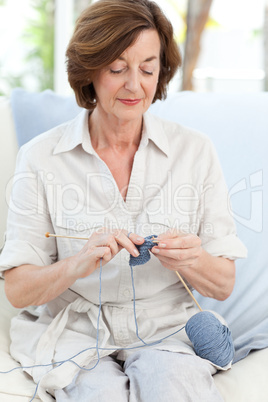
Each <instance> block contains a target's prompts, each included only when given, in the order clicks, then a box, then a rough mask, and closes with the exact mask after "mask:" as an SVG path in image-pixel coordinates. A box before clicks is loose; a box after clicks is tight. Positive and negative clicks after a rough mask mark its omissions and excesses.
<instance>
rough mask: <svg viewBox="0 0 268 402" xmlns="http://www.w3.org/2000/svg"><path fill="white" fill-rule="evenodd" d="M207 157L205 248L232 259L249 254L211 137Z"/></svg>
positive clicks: (201, 215) (202, 216)
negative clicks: (236, 224)
mask: <svg viewBox="0 0 268 402" xmlns="http://www.w3.org/2000/svg"><path fill="white" fill-rule="evenodd" d="M207 145H208V146H207V148H206V152H205V155H203V157H204V165H205V166H206V169H205V173H204V184H203V188H202V193H201V197H200V203H199V208H198V221H199V222H200V226H199V233H198V235H199V236H200V238H201V240H202V246H203V248H204V249H205V250H206V251H207V252H208V253H210V254H211V255H213V256H215V257H225V258H229V259H231V260H235V259H237V258H245V257H247V249H246V247H245V246H244V244H243V243H242V241H241V240H240V239H239V238H238V237H237V234H236V226H235V223H234V219H233V217H232V212H231V206H230V199H229V195H228V188H227V186H226V183H225V180H224V176H223V172H222V169H221V166H220V162H219V159H218V156H217V153H216V150H215V148H214V146H213V145H212V143H211V142H210V140H208V144H207Z"/></svg>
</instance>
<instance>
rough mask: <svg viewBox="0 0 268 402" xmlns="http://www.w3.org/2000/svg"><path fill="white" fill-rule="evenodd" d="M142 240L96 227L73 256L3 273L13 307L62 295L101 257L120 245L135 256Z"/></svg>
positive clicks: (104, 261) (109, 255)
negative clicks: (49, 263) (48, 263)
mask: <svg viewBox="0 0 268 402" xmlns="http://www.w3.org/2000/svg"><path fill="white" fill-rule="evenodd" d="M143 242H144V239H143V238H142V237H140V236H138V235H136V234H134V233H131V234H130V236H129V237H128V235H127V231H126V230H123V229H118V230H112V231H111V230H108V229H106V228H102V229H98V230H97V231H96V232H94V233H93V234H92V235H91V236H90V238H89V240H88V241H87V243H86V244H85V245H84V247H83V248H82V249H81V250H80V251H79V252H78V253H77V254H76V255H74V256H72V257H68V258H65V259H63V260H60V261H57V262H55V263H54V264H51V265H46V266H39V265H31V264H25V265H20V266H18V267H15V268H11V269H9V270H8V271H6V272H5V290H6V295H7V298H8V300H9V301H10V303H11V304H13V306H14V307H17V308H24V307H26V306H30V305H32V306H39V305H41V304H44V303H47V302H49V301H51V300H53V299H55V298H56V297H57V296H59V295H60V294H62V293H63V292H64V291H65V290H66V289H68V288H69V287H70V286H72V284H73V283H74V282H75V281H76V280H77V279H79V278H85V277H86V276H88V275H90V274H92V272H94V271H95V270H96V269H97V268H98V267H99V266H100V259H101V258H102V264H103V265H105V264H107V262H109V261H110V260H111V259H112V258H113V257H114V256H115V255H116V254H117V253H118V252H119V251H120V250H121V249H122V248H125V249H126V250H127V251H128V252H129V253H130V254H131V255H133V256H137V255H138V254H139V253H138V250H137V248H136V247H135V244H137V245H140V244H142V243H143Z"/></svg>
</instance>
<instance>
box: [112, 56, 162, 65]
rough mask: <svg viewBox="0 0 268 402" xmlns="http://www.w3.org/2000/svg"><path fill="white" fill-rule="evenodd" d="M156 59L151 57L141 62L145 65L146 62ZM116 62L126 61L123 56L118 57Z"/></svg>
mask: <svg viewBox="0 0 268 402" xmlns="http://www.w3.org/2000/svg"><path fill="white" fill-rule="evenodd" d="M156 59H157V57H156V56H151V57H148V58H147V59H145V60H143V62H142V63H147V62H149V61H152V60H156ZM118 60H123V61H126V59H125V58H124V57H123V56H119V57H118Z"/></svg>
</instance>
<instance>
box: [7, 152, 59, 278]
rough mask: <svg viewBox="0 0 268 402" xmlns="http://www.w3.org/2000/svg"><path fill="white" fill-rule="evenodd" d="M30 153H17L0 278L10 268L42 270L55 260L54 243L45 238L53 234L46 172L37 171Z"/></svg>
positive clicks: (52, 240)
mask: <svg viewBox="0 0 268 402" xmlns="http://www.w3.org/2000/svg"><path fill="white" fill-rule="evenodd" d="M33 153H34V151H33V150H31V148H30V149H29V147H27V144H26V149H25V147H22V148H21V149H20V151H19V153H18V157H17V163H16V170H15V174H14V177H13V185H12V191H11V196H10V199H9V205H8V207H9V211H8V219H7V231H6V234H5V243H4V246H3V248H2V251H1V254H0V276H2V277H3V273H4V271H6V270H8V269H10V268H14V267H17V266H20V265H23V264H34V265H40V266H44V265H48V264H51V263H53V262H55V261H56V258H57V248H56V242H55V240H54V239H52V238H49V239H47V238H46V237H45V233H46V232H53V227H52V223H51V219H50V214H49V211H48V206H47V201H46V192H45V188H44V180H43V177H44V175H45V172H44V170H42V169H38V167H37V164H36V160H37V158H36V157H35V156H34V155H33ZM30 161H31V162H30Z"/></svg>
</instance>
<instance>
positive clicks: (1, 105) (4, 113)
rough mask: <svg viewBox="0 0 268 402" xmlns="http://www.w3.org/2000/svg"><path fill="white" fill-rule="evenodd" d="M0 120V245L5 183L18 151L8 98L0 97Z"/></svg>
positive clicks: (4, 221) (5, 202)
mask: <svg viewBox="0 0 268 402" xmlns="http://www.w3.org/2000/svg"><path fill="white" fill-rule="evenodd" d="M0 122H1V135H0V162H1V165H0V166H1V174H0V211H1V219H0V247H1V245H2V243H3V239H4V232H5V229H6V217H7V210H8V207H7V201H6V197H7V198H8V196H9V194H8V190H9V191H10V186H9V189H7V188H6V186H7V183H8V182H9V181H10V179H12V176H13V173H14V169H15V163H16V156H17V152H18V145H17V138H16V133H15V126H14V123H13V117H12V112H11V107H10V101H9V99H7V98H5V97H0Z"/></svg>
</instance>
